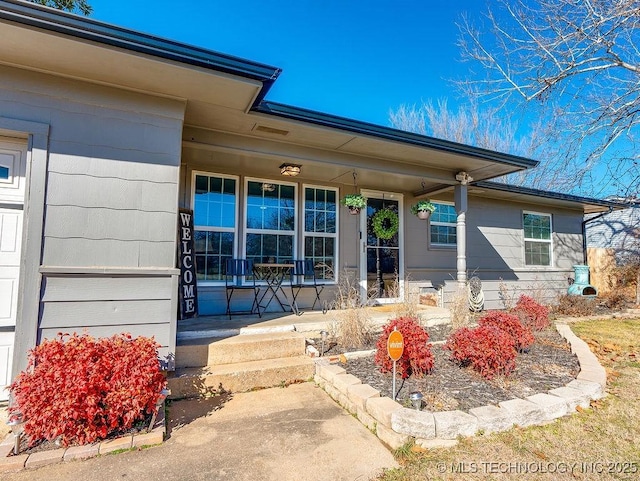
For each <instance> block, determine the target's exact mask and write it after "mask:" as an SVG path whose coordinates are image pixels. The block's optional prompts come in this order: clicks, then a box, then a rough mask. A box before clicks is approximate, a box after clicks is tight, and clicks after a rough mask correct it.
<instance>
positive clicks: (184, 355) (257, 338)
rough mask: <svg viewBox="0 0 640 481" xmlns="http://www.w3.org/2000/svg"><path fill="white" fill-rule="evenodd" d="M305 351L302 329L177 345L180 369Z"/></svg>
mask: <svg viewBox="0 0 640 481" xmlns="http://www.w3.org/2000/svg"><path fill="white" fill-rule="evenodd" d="M304 353H305V336H304V334H301V333H298V332H275V333H266V334H252V335H241V336H234V337H228V338H226V339H194V340H191V341H188V343H187V342H183V343H181V344H179V345H178V346H176V368H188V367H205V366H219V365H224V364H236V363H239V362H250V361H262V360H266V359H277V358H283V357H293V356H301V355H304Z"/></svg>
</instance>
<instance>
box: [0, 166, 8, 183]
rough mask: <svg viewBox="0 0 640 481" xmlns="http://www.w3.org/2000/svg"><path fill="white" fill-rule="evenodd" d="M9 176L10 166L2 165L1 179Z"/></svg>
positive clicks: (0, 168) (0, 170)
mask: <svg viewBox="0 0 640 481" xmlns="http://www.w3.org/2000/svg"><path fill="white" fill-rule="evenodd" d="M8 178H9V168H8V167H2V166H1V165H0V179H2V180H5V179H8Z"/></svg>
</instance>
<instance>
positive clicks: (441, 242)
mask: <svg viewBox="0 0 640 481" xmlns="http://www.w3.org/2000/svg"><path fill="white" fill-rule="evenodd" d="M433 205H434V206H435V207H436V210H435V211H434V212H433V213H432V214H431V216H430V221H429V241H430V243H431V245H432V246H436V247H440V246H443V247H444V246H447V247H449V246H454V247H455V245H456V242H457V235H456V221H457V218H458V216H457V214H456V208H455V205H453V204H449V203H441V202H433Z"/></svg>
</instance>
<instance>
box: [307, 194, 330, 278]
mask: <svg viewBox="0 0 640 481" xmlns="http://www.w3.org/2000/svg"><path fill="white" fill-rule="evenodd" d="M337 197H338V191H337V190H336V189H332V188H328V187H315V186H305V187H304V258H305V259H313V264H314V265H315V266H316V277H317V278H318V279H325V280H335V278H336V276H335V266H336V248H337V244H338V229H337V224H338V204H337Z"/></svg>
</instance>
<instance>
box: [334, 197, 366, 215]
mask: <svg viewBox="0 0 640 481" xmlns="http://www.w3.org/2000/svg"><path fill="white" fill-rule="evenodd" d="M340 203H341V204H342V205H344V206H346V207H348V208H349V213H350V214H352V215H357V214H359V213H360V210H361V209H364V208H365V207H367V198H366V197H364V196H362V195H360V194H348V195H345V196H344V198H343V199H342V200H341V201H340Z"/></svg>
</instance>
